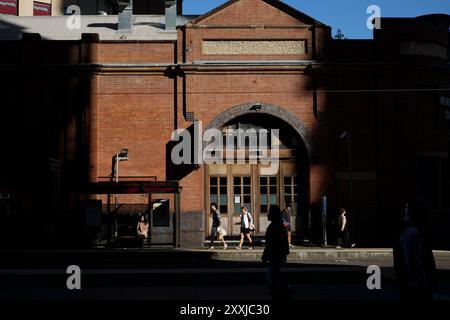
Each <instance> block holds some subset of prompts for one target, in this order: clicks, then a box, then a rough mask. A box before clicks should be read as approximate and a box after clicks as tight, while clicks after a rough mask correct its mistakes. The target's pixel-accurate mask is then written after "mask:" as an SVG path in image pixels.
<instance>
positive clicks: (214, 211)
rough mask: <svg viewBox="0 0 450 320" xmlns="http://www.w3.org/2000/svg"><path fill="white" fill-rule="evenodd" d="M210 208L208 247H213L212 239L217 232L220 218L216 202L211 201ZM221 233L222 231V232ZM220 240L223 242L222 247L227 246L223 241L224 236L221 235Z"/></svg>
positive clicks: (220, 223)
mask: <svg viewBox="0 0 450 320" xmlns="http://www.w3.org/2000/svg"><path fill="white" fill-rule="evenodd" d="M210 210H211V214H212V225H211V245H210V247H209V249H214V240H215V239H216V237H217V235H218V234H219V231H220V228H221V225H222V220H221V219H220V211H219V209H218V206H217V203H215V202H211V204H210ZM222 235H223V233H222ZM220 240H221V241H222V243H223V248H224V249H226V248H228V245H227V243H226V242H225V238H224V237H223V236H222V237H221V238H220Z"/></svg>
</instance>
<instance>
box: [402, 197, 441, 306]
mask: <svg viewBox="0 0 450 320" xmlns="http://www.w3.org/2000/svg"><path fill="white" fill-rule="evenodd" d="M429 211H430V207H429V205H428V204H427V202H426V201H424V200H422V199H419V198H416V199H414V200H412V201H410V202H409V203H408V204H407V205H406V207H405V214H404V217H403V221H402V227H401V231H400V235H399V237H398V239H397V242H396V244H395V246H394V269H395V275H396V281H397V286H398V290H399V292H400V298H401V299H403V300H419V299H420V300H431V299H432V297H433V290H434V288H435V285H436V264H435V260H434V256H433V251H432V250H431V247H430V245H429V241H428V237H427V233H426V232H427V220H428V215H429Z"/></svg>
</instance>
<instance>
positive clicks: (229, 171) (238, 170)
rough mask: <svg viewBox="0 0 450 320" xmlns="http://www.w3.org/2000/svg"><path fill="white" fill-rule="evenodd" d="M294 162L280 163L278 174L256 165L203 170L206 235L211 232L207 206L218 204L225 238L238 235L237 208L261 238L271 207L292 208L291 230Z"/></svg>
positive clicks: (295, 193)
mask: <svg viewBox="0 0 450 320" xmlns="http://www.w3.org/2000/svg"><path fill="white" fill-rule="evenodd" d="M296 171H297V170H296V166H295V162H292V161H291V162H283V163H282V164H281V166H280V170H274V171H270V170H266V169H264V168H261V166H260V165H238V164H235V165H225V164H220V165H210V166H208V169H207V180H206V188H207V189H206V190H207V192H208V194H207V195H206V199H205V202H207V203H206V213H207V219H206V230H205V233H206V235H208V234H209V230H210V228H211V223H212V221H211V214H210V209H209V204H210V203H211V202H216V203H217V204H218V207H219V210H220V213H221V218H222V226H223V228H224V229H225V230H226V231H227V233H228V235H229V236H237V235H239V234H240V218H239V215H240V213H241V207H242V206H245V207H247V209H248V211H250V213H251V214H252V217H253V220H254V224H255V227H256V234H257V235H260V236H262V235H264V234H265V232H266V228H267V226H268V224H269V221H268V220H267V213H268V211H269V208H270V206H271V205H279V206H280V207H281V209H282V208H283V206H285V205H286V204H288V203H291V204H292V207H293V208H292V212H291V223H292V226H293V228H294V227H295V220H296V215H297V211H298V210H297V205H298V202H299V191H298V188H299V186H298V178H297V174H296Z"/></svg>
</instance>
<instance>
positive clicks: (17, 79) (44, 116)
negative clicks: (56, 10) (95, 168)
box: [0, 22, 92, 248]
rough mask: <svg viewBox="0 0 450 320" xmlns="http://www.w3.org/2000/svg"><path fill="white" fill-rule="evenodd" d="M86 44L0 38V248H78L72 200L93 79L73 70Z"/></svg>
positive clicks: (84, 158)
mask: <svg viewBox="0 0 450 320" xmlns="http://www.w3.org/2000/svg"><path fill="white" fill-rule="evenodd" d="M0 23H1V24H3V25H4V23H3V22H0ZM7 28H8V29H10V30H15V32H17V33H19V32H21V31H20V28H18V27H14V26H13V25H8V26H7ZM0 29H1V28H0ZM86 46H90V44H89V43H85V42H82V41H48V40H45V39H41V37H40V36H39V35H37V34H24V36H23V40H15V41H13V40H0V58H1V60H2V61H3V63H2V65H1V66H0V72H1V74H2V77H1V78H0V86H1V87H2V103H1V118H2V119H3V123H2V125H1V126H0V136H1V137H3V138H2V139H3V142H2V148H4V150H7V151H5V153H4V155H3V156H2V157H1V158H0V193H1V194H2V197H1V199H0V247H3V248H43V247H70V246H75V245H80V246H82V245H83V240H84V238H85V236H86V234H87V233H89V232H90V230H88V228H86V225H85V220H84V219H85V217H84V215H82V214H80V212H79V211H78V210H79V207H78V202H77V195H78V187H79V186H80V185H81V184H82V183H83V182H85V181H86V180H87V179H88V173H89V170H90V166H89V155H90V142H89V141H90V140H91V133H92V131H91V127H90V125H89V123H90V119H91V114H90V111H91V110H90V107H91V81H92V76H91V70H90V69H89V67H83V68H75V66H78V65H79V64H80V63H82V62H88V61H89V57H87V56H83V54H82V52H86V50H85V49H86ZM83 47H84V48H83ZM87 52H89V50H87ZM18 226H20V227H18Z"/></svg>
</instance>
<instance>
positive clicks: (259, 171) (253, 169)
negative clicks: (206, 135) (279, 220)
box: [205, 104, 311, 239]
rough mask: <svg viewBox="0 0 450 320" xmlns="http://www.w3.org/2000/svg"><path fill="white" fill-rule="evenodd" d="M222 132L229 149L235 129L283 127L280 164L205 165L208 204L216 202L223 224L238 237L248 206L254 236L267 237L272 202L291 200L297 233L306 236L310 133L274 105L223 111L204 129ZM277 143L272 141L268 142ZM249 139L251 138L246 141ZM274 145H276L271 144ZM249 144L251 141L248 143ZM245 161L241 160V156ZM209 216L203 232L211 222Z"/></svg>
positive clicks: (280, 135) (278, 203)
mask: <svg viewBox="0 0 450 320" xmlns="http://www.w3.org/2000/svg"><path fill="white" fill-rule="evenodd" d="M210 128H216V129H218V130H220V131H221V133H222V136H223V140H224V143H223V145H224V149H226V148H227V147H226V141H227V136H229V135H230V134H233V133H234V132H236V130H244V131H245V130H255V131H258V130H261V129H264V130H267V131H269V132H270V131H272V130H274V129H278V130H279V136H278V139H276V140H277V141H276V144H277V146H278V149H279V150H278V159H277V160H278V165H277V166H274V165H268V164H267V163H266V164H264V163H261V162H260V161H257V162H256V163H254V162H251V161H249V160H250V159H249V157H248V155H249V153H248V152H247V153H246V155H247V156H246V159H245V161H244V163H242V161H241V162H240V163H237V162H238V161H235V162H234V163H231V164H230V163H221V164H209V165H206V166H205V208H206V211H207V212H209V203H211V202H216V203H217V204H218V205H219V208H220V211H221V217H222V222H223V226H224V228H225V229H226V230H227V232H228V234H229V235H232V236H237V235H239V231H240V225H239V222H240V220H239V214H240V208H241V207H242V206H245V207H247V208H248V209H249V211H250V212H251V213H252V215H253V217H254V220H255V227H256V235H260V236H262V235H264V234H265V231H266V228H267V225H268V220H267V212H268V209H269V207H270V205H272V204H277V205H279V206H280V207H282V208H283V207H284V206H285V205H286V204H288V203H291V204H292V206H293V209H292V212H291V223H292V227H293V233H294V237H296V238H297V239H298V238H301V239H304V238H305V237H306V236H307V235H306V231H307V230H308V227H307V225H308V211H309V158H310V154H311V152H310V150H311V140H310V138H309V137H310V135H309V133H308V131H307V130H306V128H305V127H304V126H303V125H302V124H301V122H300V121H299V120H298V119H297V118H296V117H295V116H294V115H293V114H292V113H290V112H289V111H287V110H285V109H281V108H279V107H276V106H271V105H260V104H248V105H243V106H237V107H234V108H232V109H229V110H227V111H225V112H223V113H221V114H220V115H219V116H218V117H216V118H215V119H214V120H213V122H211V123H210V124H209V125H208V126H207V127H206V128H205V130H207V129H210ZM272 142H273V141H270V142H269V145H271V144H272ZM246 143H248V141H247V142H246ZM272 146H273V145H272ZM246 147H248V145H247V144H246ZM241 160H242V159H241ZM206 216H207V218H206V219H207V221H206V226H207V227H206V230H205V234H206V235H208V232H209V227H210V226H211V216H210V215H206Z"/></svg>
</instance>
